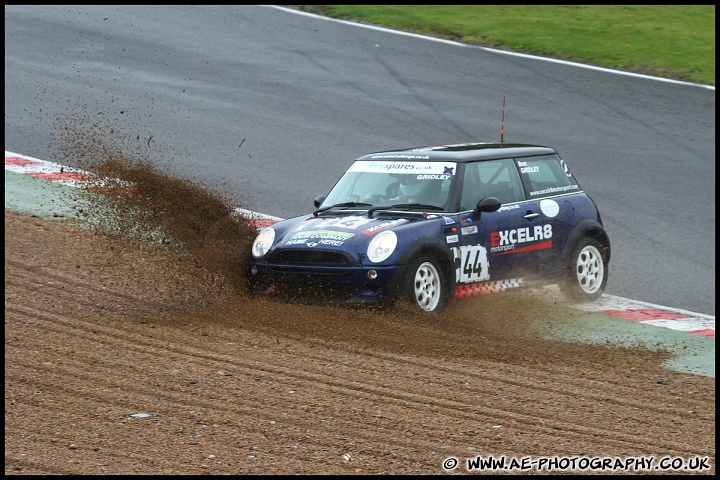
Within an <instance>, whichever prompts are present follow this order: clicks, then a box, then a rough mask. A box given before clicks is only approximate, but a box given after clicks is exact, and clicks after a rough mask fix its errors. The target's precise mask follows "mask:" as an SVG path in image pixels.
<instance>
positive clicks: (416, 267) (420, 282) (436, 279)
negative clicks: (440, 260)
mask: <svg viewBox="0 0 720 480" xmlns="http://www.w3.org/2000/svg"><path fill="white" fill-rule="evenodd" d="M408 272H409V276H408V280H407V292H408V294H409V295H408V296H409V299H410V301H411V302H412V303H413V304H414V305H417V306H418V307H420V308H421V309H422V310H425V311H426V312H430V313H438V312H440V310H441V309H442V307H443V303H444V301H445V281H444V278H443V273H442V269H441V268H439V267H438V265H437V263H436V262H435V261H434V260H433V259H432V258H431V257H429V256H422V257H420V258H418V259H416V260H415V261H413V262H411V263H410V265H409V268H408Z"/></svg>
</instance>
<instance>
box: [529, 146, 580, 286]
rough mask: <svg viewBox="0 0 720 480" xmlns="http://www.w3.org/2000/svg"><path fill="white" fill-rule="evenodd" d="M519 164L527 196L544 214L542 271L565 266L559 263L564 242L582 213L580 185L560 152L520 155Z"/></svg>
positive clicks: (539, 254) (539, 260)
mask: <svg viewBox="0 0 720 480" xmlns="http://www.w3.org/2000/svg"><path fill="white" fill-rule="evenodd" d="M517 165H518V170H519V172H520V176H521V178H522V181H523V184H524V186H525V192H526V196H527V198H529V199H531V201H532V202H533V203H534V204H536V205H537V206H538V211H539V212H540V214H541V215H542V229H543V233H544V235H545V236H546V237H547V238H546V240H545V243H544V244H543V245H542V247H543V248H540V249H539V250H538V258H537V261H538V262H539V263H540V266H541V271H545V272H549V271H551V270H557V269H559V268H563V267H564V265H558V263H559V262H561V261H562V255H561V254H562V251H563V248H564V247H565V242H566V241H567V239H568V237H569V236H570V232H571V231H572V229H573V227H574V226H575V224H576V223H577V218H578V217H582V216H583V215H582V208H583V205H584V203H583V201H582V200H583V199H584V195H582V194H581V193H580V192H581V189H580V186H579V185H578V184H577V182H576V181H575V178H574V177H573V176H572V174H571V173H570V172H569V170H568V168H567V165H566V164H565V162H563V161H562V160H561V159H560V158H559V157H558V156H557V155H544V156H538V157H528V158H521V159H517ZM578 197H582V198H578ZM576 208H579V209H581V214H579V215H576Z"/></svg>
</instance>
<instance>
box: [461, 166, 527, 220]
mask: <svg viewBox="0 0 720 480" xmlns="http://www.w3.org/2000/svg"><path fill="white" fill-rule="evenodd" d="M485 197H496V198H497V199H498V200H500V203H502V204H506V203H513V202H521V201H523V200H525V194H524V192H523V188H522V182H521V180H520V175H519V174H518V171H517V168H516V166H515V162H514V161H513V160H512V159H511V158H506V159H503V160H491V161H486V162H475V163H469V164H468V165H467V167H466V168H465V179H464V182H463V194H462V199H461V201H460V210H472V209H473V208H475V205H477V202H479V201H480V200H482V199H483V198H485Z"/></svg>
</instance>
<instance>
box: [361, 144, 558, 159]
mask: <svg viewBox="0 0 720 480" xmlns="http://www.w3.org/2000/svg"><path fill="white" fill-rule="evenodd" d="M556 153H557V151H556V150H555V149H554V148H550V147H544V146H541V145H529V144H523V143H502V142H482V143H480V142H479V143H458V144H453V145H432V146H426V147H412V148H405V149H401V150H387V151H383V152H375V153H369V154H367V155H363V156H361V157H359V158H358V160H397V161H403V160H417V161H424V162H450V161H452V162H460V163H462V162H470V161H476V160H484V159H487V160H490V159H496V158H510V157H525V156H533V155H551V154H556Z"/></svg>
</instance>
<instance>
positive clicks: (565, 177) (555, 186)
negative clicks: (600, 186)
mask: <svg viewBox="0 0 720 480" xmlns="http://www.w3.org/2000/svg"><path fill="white" fill-rule="evenodd" d="M517 164H518V168H519V169H520V174H521V175H522V178H523V181H524V182H525V186H526V189H527V193H528V198H542V197H550V196H553V195H562V194H564V193H573V192H578V191H580V186H579V185H578V184H577V182H576V181H575V178H574V177H573V176H572V174H571V173H570V171H569V170H568V168H567V165H566V164H565V162H563V161H562V160H561V159H560V158H558V157H539V158H523V159H518V161H517Z"/></svg>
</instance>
